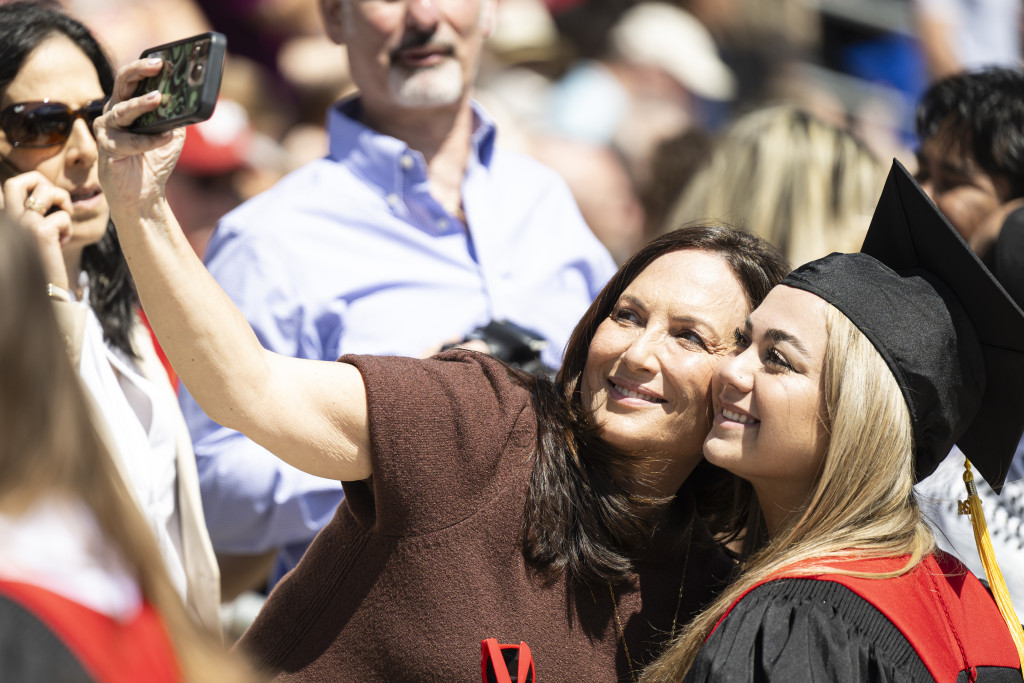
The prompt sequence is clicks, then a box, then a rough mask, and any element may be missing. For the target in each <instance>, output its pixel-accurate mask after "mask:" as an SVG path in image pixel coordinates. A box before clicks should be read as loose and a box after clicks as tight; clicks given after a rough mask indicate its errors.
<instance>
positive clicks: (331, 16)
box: [320, 0, 353, 45]
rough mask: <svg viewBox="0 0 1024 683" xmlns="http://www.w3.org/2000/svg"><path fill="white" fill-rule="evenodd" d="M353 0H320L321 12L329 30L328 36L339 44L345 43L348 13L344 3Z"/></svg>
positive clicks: (325, 26)
mask: <svg viewBox="0 0 1024 683" xmlns="http://www.w3.org/2000/svg"><path fill="white" fill-rule="evenodd" d="M346 2H353V0H320V13H321V14H322V15H323V18H324V28H325V29H326V30H327V37H328V38H330V39H331V40H333V41H334V42H335V43H337V44H338V45H344V44H345V33H346V31H345V16H346V14H347V12H346V10H345V7H344V4H345V3H346Z"/></svg>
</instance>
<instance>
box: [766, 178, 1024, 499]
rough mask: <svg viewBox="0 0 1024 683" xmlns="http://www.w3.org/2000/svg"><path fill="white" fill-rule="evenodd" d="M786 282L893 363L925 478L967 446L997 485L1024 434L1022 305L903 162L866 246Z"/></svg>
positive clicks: (816, 263)
mask: <svg viewBox="0 0 1024 683" xmlns="http://www.w3.org/2000/svg"><path fill="white" fill-rule="evenodd" d="M783 284H785V285H789V286H791V287H796V288H798V289H803V290H806V291H809V292H811V293H813V294H816V295H817V296H820V297H821V298H822V299H824V300H825V301H827V302H829V303H830V304H832V305H833V306H835V307H836V308H837V309H839V310H840V311H841V312H842V313H843V314H844V315H845V316H846V317H847V318H849V319H850V321H851V322H852V323H853V324H854V325H856V327H857V328H858V329H859V330H860V331H861V332H862V333H864V335H865V336H866V337H867V338H868V339H869V340H870V341H871V343H872V344H873V345H874V347H875V348H876V349H877V350H878V352H879V353H880V354H881V356H882V358H883V359H884V360H885V362H886V364H887V365H888V366H889V369H890V370H891V371H892V373H893V375H894V376H895V378H896V381H897V383H898V384H899V386H900V390H901V391H902V392H903V397H904V399H905V400H906V402H907V406H908V407H909V409H910V415H911V420H912V422H913V427H914V442H915V453H914V457H915V471H916V476H917V478H918V479H919V480H920V479H923V478H924V477H926V476H927V475H929V474H931V473H932V472H933V471H934V470H935V468H936V467H937V466H938V464H939V463H940V462H941V461H942V460H943V459H944V458H945V457H946V455H947V454H948V453H949V450H950V449H951V448H952V446H953V444H954V443H955V444H957V445H958V446H959V447H960V449H961V450H962V451H963V452H964V454H965V455H966V456H967V457H968V458H969V459H970V461H971V463H973V464H974V466H975V467H977V469H978V470H979V471H980V472H981V474H982V475H984V477H985V480H986V481H987V482H988V483H989V485H990V486H991V487H992V488H993V489H994V490H995V491H997V492H998V491H999V490H1000V489H1001V488H1002V485H1003V481H1004V479H1005V478H1006V472H1007V469H1008V468H1009V465H1010V461H1011V460H1012V459H1013V455H1014V452H1015V450H1016V447H1017V443H1018V441H1019V440H1020V438H1021V434H1022V433H1024V401H1022V400H1021V397H1022V395H1024V393H1022V392H1024V312H1022V311H1021V309H1020V308H1019V307H1018V306H1017V304H1016V303H1014V301H1013V299H1012V298H1011V297H1010V296H1009V295H1008V294H1007V293H1006V291H1005V290H1004V289H1003V287H1002V286H1001V285H1000V284H999V282H998V281H997V280H996V279H995V277H994V276H993V275H992V273H991V272H989V270H988V269H987V268H986V267H985V266H984V265H983V264H982V262H981V260H980V259H979V258H978V257H977V255H975V253H974V252H973V251H972V250H971V248H970V247H968V246H967V243H966V242H964V240H963V238H962V237H960V235H959V234H958V233H957V232H956V230H955V229H954V228H953V226H952V225H951V224H950V223H949V221H948V220H946V218H945V216H943V215H942V213H941V212H940V211H939V210H938V209H937V208H936V206H935V205H934V204H933V203H932V201H931V200H930V199H929V198H928V196H927V195H926V194H925V193H924V191H923V190H922V189H921V187H920V186H919V185H918V184H917V183H916V182H915V181H914V179H913V177H911V175H910V174H909V173H908V172H907V170H906V169H905V168H904V167H903V166H902V165H901V164H900V163H899V162H898V161H895V160H894V161H893V167H892V170H890V172H889V177H888V179H887V180H886V182H885V187H884V189H883V190H882V195H881V197H880V199H879V201H878V206H877V207H876V208H875V213H874V216H873V217H872V219H871V225H870V227H869V228H868V233H867V236H866V237H865V239H864V245H863V247H862V248H861V253H859V254H831V255H829V256H826V257H825V258H823V259H818V260H817V261H812V262H811V263H809V264H807V265H805V266H802V267H800V268H798V269H797V270H795V271H793V273H791V274H790V275H789V276H787V277H786V279H785V280H783Z"/></svg>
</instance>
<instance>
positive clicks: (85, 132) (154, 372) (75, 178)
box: [0, 2, 220, 633]
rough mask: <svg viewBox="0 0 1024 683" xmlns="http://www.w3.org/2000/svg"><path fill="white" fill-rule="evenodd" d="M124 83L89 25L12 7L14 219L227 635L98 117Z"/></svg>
mask: <svg viewBox="0 0 1024 683" xmlns="http://www.w3.org/2000/svg"><path fill="white" fill-rule="evenodd" d="M112 87H113V73H112V71H111V68H110V65H109V63H108V61H107V59H106V57H105V56H104V54H103V52H102V50H101V48H100V46H99V45H98V44H97V43H96V41H95V39H94V38H93V37H92V35H91V34H90V33H89V31H88V29H86V28H85V26H83V25H82V24H81V23H80V22H78V21H77V20H75V19H73V18H71V17H70V16H68V15H66V14H64V13H63V12H62V11H60V10H57V9H53V8H51V7H48V6H45V5H43V4H39V3H33V2H15V3H9V4H5V5H0V131H2V133H3V135H2V138H0V159H2V161H3V179H4V183H3V201H2V208H3V210H4V212H5V213H6V214H7V215H8V216H9V217H10V218H11V219H13V220H15V221H17V222H18V223H20V224H21V225H22V226H23V228H24V229H26V230H28V231H29V232H31V233H33V234H34V235H35V236H36V239H37V242H38V245H39V249H40V253H41V254H42V256H43V261H44V263H45V265H46V275H47V279H48V282H49V283H50V285H51V290H50V291H51V292H52V293H53V295H54V297H55V301H54V305H55V306H56V307H57V312H58V316H59V319H60V320H61V321H62V325H63V326H64V328H65V334H66V335H67V337H68V340H69V342H68V346H69V350H70V352H71V354H72V358H73V360H74V362H75V364H76V367H77V368H78V370H79V373H80V374H81V376H82V380H83V381H84V383H85V386H86V387H87V389H88V390H89V392H90V394H91V396H92V397H93V398H94V399H95V400H96V403H97V405H98V406H99V409H100V414H101V416H102V419H101V420H100V423H99V424H98V425H97V426H98V428H100V429H101V430H102V432H103V433H104V435H105V437H106V438H108V440H109V443H110V445H111V450H112V451H113V453H114V455H115V458H116V462H117V465H118V468H119V471H120V472H121V474H122V476H123V477H124V478H125V481H126V483H127V484H128V488H129V490H130V491H132V494H133V496H134V498H135V500H136V502H137V503H138V505H139V506H140V508H141V510H142V512H143V514H144V516H145V517H146V519H147V520H148V521H149V524H150V528H151V530H152V532H153V534H154V537H155V539H156V543H157V546H158V547H159V548H160V551H161V553H162V555H163V557H164V560H165V562H166V565H167V570H168V573H169V575H170V578H171V581H172V583H173V584H174V586H175V587H176V588H177V589H178V591H179V593H180V594H181V596H182V597H183V598H184V600H185V603H186V605H187V606H188V608H189V611H190V613H191V614H192V616H193V617H194V618H196V619H197V620H198V621H199V623H201V624H202V625H203V626H205V627H206V628H208V629H211V630H215V631H216V632H218V633H219V629H220V620H219V616H218V605H219V602H220V600H219V578H218V570H217V564H216V561H215V558H214V556H213V550H212V548H211V545H210V539H209V535H208V533H207V531H206V526H205V523H204V520H203V510H202V505H201V502H200V498H199V486H198V480H197V475H196V466H195V461H194V458H193V454H192V449H191V442H190V440H189V435H188V431H187V428H186V427H185V424H184V421H183V419H182V416H181V413H180V411H179V409H178V407H177V404H176V401H175V396H174V392H173V391H172V389H171V386H170V384H169V383H168V381H167V376H166V374H165V373H164V372H163V369H162V367H161V365H160V362H159V359H158V358H157V356H156V353H155V351H154V348H153V343H152V339H151V337H150V336H149V334H148V333H147V331H146V329H145V328H144V327H143V326H142V325H141V324H140V321H139V317H138V313H137V307H138V300H137V297H136V294H135V290H134V286H133V284H132V281H131V277H130V274H129V272H128V267H127V264H126V263H125V261H124V256H123V255H122V253H121V249H120V246H119V244H118V241H117V234H116V232H115V230H114V227H113V225H112V223H111V222H110V212H109V207H108V206H107V202H106V198H105V197H104V195H103V193H102V191H101V189H100V186H99V181H98V176H97V156H98V154H97V149H96V141H95V139H94V138H93V133H92V130H91V124H92V121H93V120H94V119H95V118H96V117H97V116H98V115H99V114H100V113H101V111H102V108H103V104H104V103H105V102H106V99H107V97H108V96H109V95H110V91H111V88H112Z"/></svg>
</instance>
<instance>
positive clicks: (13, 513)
mask: <svg viewBox="0 0 1024 683" xmlns="http://www.w3.org/2000/svg"><path fill="white" fill-rule="evenodd" d="M47 284H48V283H47V277H46V275H44V272H43V268H42V264H41V262H40V259H39V254H38V250H37V248H36V245H35V243H34V240H33V239H32V237H31V235H30V234H29V232H28V231H26V230H24V229H22V228H21V227H20V226H16V225H14V224H13V223H12V222H11V221H9V220H8V218H7V217H6V216H4V215H2V214H0V357H2V358H3V359H4V362H3V363H2V364H0V433H2V434H3V438H2V439H0V644H2V646H0V671H2V672H3V673H2V677H3V680H4V681H6V682H8V683H35V682H36V681H62V682H64V683H75V682H79V681H81V682H83V683H84V682H85V681H96V682H101V683H106V682H113V681H152V682H154V683H157V682H162V681H166V682H168V683H171V682H174V681H211V682H212V681H217V682H222V681H223V682H232V681H243V680H252V678H251V676H250V675H249V673H248V671H247V669H246V668H244V666H243V664H242V662H240V661H236V660H235V659H234V658H233V657H229V656H228V655H227V653H225V652H224V651H223V650H222V649H221V646H220V644H219V642H220V641H219V639H213V638H210V637H209V635H208V634H205V633H203V634H201V633H200V632H199V631H198V630H197V629H196V628H195V626H194V624H193V623H192V622H191V620H190V619H189V617H188V616H187V614H186V612H185V609H184V606H183V604H182V602H181V598H180V597H179V595H178V592H177V591H176V590H175V586H174V585H173V584H172V582H171V580H170V578H169V577H168V575H167V570H166V568H165V566H164V562H163V558H162V556H161V553H160V551H159V549H158V548H157V546H156V544H155V543H154V541H153V536H152V533H151V530H150V528H149V526H148V525H147V523H146V521H145V520H144V519H143V518H142V517H141V516H140V515H139V511H138V507H137V505H136V503H135V499H134V496H133V495H132V494H131V493H129V492H128V490H127V489H126V488H125V482H124V479H123V477H122V476H121V473H120V468H119V467H118V466H117V465H116V464H115V463H114V460H113V459H112V458H111V455H110V452H109V451H108V450H107V447H106V444H105V443H104V440H103V438H101V436H100V434H99V432H98V431H97V429H96V426H95V424H96V423H95V417H94V413H93V412H92V410H90V408H89V407H88V405H89V403H90V399H88V398H87V396H86V394H85V392H84V391H83V388H82V386H81V384H80V381H79V378H78V376H77V372H76V370H75V369H74V368H73V367H72V365H71V363H70V362H69V359H68V356H67V348H66V342H65V337H64V335H63V333H62V330H61V329H60V328H59V327H58V325H57V322H56V319H55V317H54V313H53V307H52V306H51V305H50V303H49V300H48V299H47V297H46V295H45V294H44V292H45V291H46V287H47Z"/></svg>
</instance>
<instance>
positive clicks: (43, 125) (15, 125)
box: [0, 98, 107, 147]
mask: <svg viewBox="0 0 1024 683" xmlns="http://www.w3.org/2000/svg"><path fill="white" fill-rule="evenodd" d="M106 103H107V100H106V98H104V99H101V100H93V101H92V102H87V103H86V104H85V105H84V106H83V107H81V108H80V109H72V108H71V107H69V106H68V105H66V104H64V103H63V102H51V101H50V100H43V101H42V102H18V103H17V104H12V105H11V106H9V107H7V108H6V109H4V110H3V111H2V112H0V128H2V129H3V131H4V134H5V135H6V136H7V141H8V142H9V143H11V145H12V146H14V147H52V146H54V145H62V144H64V142H65V141H66V140H67V139H68V136H69V135H71V127H72V126H74V125H75V120H77V119H82V120H83V121H85V123H86V125H87V126H89V131H90V132H91V131H92V123H93V121H95V120H96V119H97V118H99V116H100V114H102V113H103V106H104V105H105V104H106Z"/></svg>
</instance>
